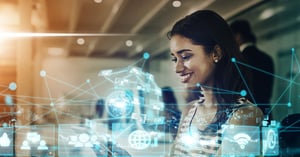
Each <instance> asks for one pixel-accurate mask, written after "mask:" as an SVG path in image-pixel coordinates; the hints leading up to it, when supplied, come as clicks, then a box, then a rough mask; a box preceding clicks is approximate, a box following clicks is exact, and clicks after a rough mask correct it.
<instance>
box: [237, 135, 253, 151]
mask: <svg viewBox="0 0 300 157" xmlns="http://www.w3.org/2000/svg"><path fill="white" fill-rule="evenodd" d="M233 139H234V140H235V142H236V143H237V144H238V145H239V146H240V148H241V149H245V147H246V145H247V144H248V143H249V141H250V140H251V137H250V136H249V135H247V134H245V133H238V134H236V135H234V136H233Z"/></svg>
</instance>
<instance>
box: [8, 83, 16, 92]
mask: <svg viewBox="0 0 300 157" xmlns="http://www.w3.org/2000/svg"><path fill="white" fill-rule="evenodd" d="M8 88H9V89H10V90H12V91H14V90H16V89H17V84H16V83H15V82H11V83H10V84H9V85H8Z"/></svg>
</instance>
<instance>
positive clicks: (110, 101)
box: [106, 91, 134, 117]
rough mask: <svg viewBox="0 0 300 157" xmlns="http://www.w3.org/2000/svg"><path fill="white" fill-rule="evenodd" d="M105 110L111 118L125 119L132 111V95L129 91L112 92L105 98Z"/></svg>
mask: <svg viewBox="0 0 300 157" xmlns="http://www.w3.org/2000/svg"><path fill="white" fill-rule="evenodd" d="M106 106H107V110H108V113H109V114H110V115H111V116H113V117H123V116H125V117H127V116H129V115H131V114H132V112H133V109H134V104H133V95H132V93H131V92H130V91H114V92H112V93H110V94H109V95H108V96H107V103H106Z"/></svg>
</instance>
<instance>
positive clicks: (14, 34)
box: [0, 32, 135, 38]
mask: <svg viewBox="0 0 300 157" xmlns="http://www.w3.org/2000/svg"><path fill="white" fill-rule="evenodd" d="M134 35H135V34H112V33H110V34H108V33H27V32H0V38H17V37H25V38H26V37H100V36H102V37H114V36H116V37H118V36H134Z"/></svg>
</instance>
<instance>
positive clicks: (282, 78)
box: [236, 61, 300, 86]
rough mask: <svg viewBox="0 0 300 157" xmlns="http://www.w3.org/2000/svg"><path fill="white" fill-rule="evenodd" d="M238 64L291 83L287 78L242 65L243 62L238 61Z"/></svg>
mask: <svg viewBox="0 0 300 157" xmlns="http://www.w3.org/2000/svg"><path fill="white" fill-rule="evenodd" d="M236 63H238V64H241V65H243V66H246V67H248V68H251V69H254V70H257V71H260V72H263V73H265V74H268V75H271V76H273V77H274V78H275V77H276V78H279V79H281V80H283V81H287V82H291V80H290V79H286V78H284V77H281V76H278V75H275V74H272V73H270V72H267V71H264V70H261V69H259V68H256V67H253V66H251V65H248V64H245V63H242V62H239V61H236ZM292 83H293V84H295V85H298V86H299V85H300V83H297V82H294V81H292Z"/></svg>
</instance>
